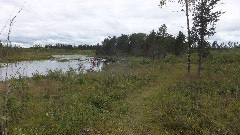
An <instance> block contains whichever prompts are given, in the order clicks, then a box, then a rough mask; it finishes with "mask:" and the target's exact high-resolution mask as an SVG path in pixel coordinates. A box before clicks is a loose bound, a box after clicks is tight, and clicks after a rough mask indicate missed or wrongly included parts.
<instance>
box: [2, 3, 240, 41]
mask: <svg viewBox="0 0 240 135" xmlns="http://www.w3.org/2000/svg"><path fill="white" fill-rule="evenodd" d="M25 1H26V0H1V4H0V9H1V10H0V17H1V19H0V28H1V27H3V26H4V24H5V23H6V20H7V19H8V18H9V17H10V16H11V14H12V13H13V14H12V17H13V15H16V14H17V12H18V10H19V9H20V8H21V5H23V3H24V2H25ZM223 2H226V3H227V4H224V5H221V7H220V8H222V9H223V10H225V11H226V13H225V14H224V15H223V16H222V17H221V20H220V22H219V23H218V25H217V34H216V35H215V36H214V37H213V38H212V40H215V39H216V40H219V42H221V41H228V40H232V41H237V40H239V30H240V24H239V23H238V22H239V21H240V18H239V17H238V16H237V13H239V11H240V10H239V8H238V5H239V4H240V1H238V0H223ZM158 4H159V0H28V3H27V4H25V5H24V9H23V11H22V12H21V13H20V14H18V16H17V18H16V22H15V24H14V27H13V30H12V35H11V40H12V41H13V42H16V43H20V44H22V45H24V46H26V45H33V44H47V43H57V42H61V43H71V44H97V43H100V42H101V41H102V40H103V38H105V37H107V36H114V35H120V34H131V33H135V32H145V33H149V32H150V31H151V30H152V29H155V30H157V29H158V27H160V26H161V25H162V24H166V25H167V27H168V31H169V33H170V34H173V35H176V34H177V33H178V31H179V30H181V31H184V33H186V32H185V31H186V21H185V20H186V19H185V16H184V12H177V11H179V10H180V9H181V8H180V7H179V5H178V4H170V5H168V7H164V8H163V9H160V8H159V7H158ZM7 31H8V28H6V29H5V31H4V33H3V34H2V35H0V39H1V40H4V39H6V34H7Z"/></svg>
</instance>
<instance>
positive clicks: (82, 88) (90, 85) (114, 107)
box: [0, 50, 240, 134]
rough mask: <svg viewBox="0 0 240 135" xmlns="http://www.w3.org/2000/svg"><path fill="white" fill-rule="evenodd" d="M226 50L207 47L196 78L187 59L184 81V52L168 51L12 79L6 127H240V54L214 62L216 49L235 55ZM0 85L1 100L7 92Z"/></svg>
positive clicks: (31, 130)
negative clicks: (100, 67) (91, 68)
mask: <svg viewBox="0 0 240 135" xmlns="http://www.w3.org/2000/svg"><path fill="white" fill-rule="evenodd" d="M233 51H234V52H235V51H236V50H233ZM238 51H239V50H238ZM232 54H233V53H231V51H230V52H221V53H215V52H213V53H212V55H211V56H209V57H208V58H207V59H206V60H205V63H204V64H203V66H204V68H203V75H202V78H200V79H199V78H198V77H197V64H192V70H191V80H190V81H187V80H186V63H185V60H186V59H185V58H175V57H172V56H168V57H167V58H166V59H164V60H160V61H159V60H156V61H152V60H151V59H148V58H142V57H128V58H127V57H125V58H116V61H119V62H116V63H113V64H109V65H107V66H105V67H104V71H103V72H100V73H88V74H75V73H74V72H72V71H70V72H68V73H66V74H63V73H62V72H61V71H56V72H49V74H48V75H47V76H41V75H35V76H34V77H33V78H31V79H30V78H23V79H20V80H11V81H10V82H8V85H9V84H11V85H10V87H8V89H10V90H12V92H11V94H10V95H8V99H9V103H8V109H9V112H10V118H9V121H10V123H9V132H10V134H240V114H239V112H240V100H239V99H240V65H239V64H238V62H239V61H238V59H234V60H233V62H225V63H222V61H225V60H223V59H224V58H225V57H223V58H222V59H221V60H219V61H218V60H216V61H215V62H213V61H214V60H213V58H219V57H222V55H224V56H226V55H227V56H229V57H231V58H234V57H233V56H231V55H232ZM194 55H195V54H194ZM194 55H193V56H194ZM236 55H238V54H237V53H236ZM122 59H124V60H122ZM228 59H229V58H228V57H226V61H228ZM0 88H4V84H1V85H0ZM0 92H1V93H0V94H1V95H2V96H1V98H0V101H1V103H2V104H1V106H2V108H3V103H4V100H3V99H4V97H3V95H4V93H5V92H4V91H2V90H0ZM4 116H5V115H4ZM4 116H3V118H4Z"/></svg>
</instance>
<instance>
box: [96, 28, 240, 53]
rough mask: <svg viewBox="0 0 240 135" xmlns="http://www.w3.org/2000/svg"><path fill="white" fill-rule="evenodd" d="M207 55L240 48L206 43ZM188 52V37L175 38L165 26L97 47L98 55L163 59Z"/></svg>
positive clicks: (108, 38) (234, 45) (116, 38)
mask: <svg viewBox="0 0 240 135" xmlns="http://www.w3.org/2000/svg"><path fill="white" fill-rule="evenodd" d="M205 44H206V48H205V49H204V50H205V54H207V53H208V50H209V49H227V48H240V44H239V43H238V42H230V41H229V42H228V43H220V44H218V42H217V41H214V42H213V43H210V42H206V43H205ZM197 49H198V46H197V44H193V46H192V51H194V52H197ZM186 52H187V43H186V36H185V35H184V34H183V32H181V31H179V33H178V35H177V36H176V37H174V36H173V35H171V34H169V33H168V32H167V26H166V25H165V24H163V25H162V26H161V27H159V29H158V31H154V30H152V31H151V32H150V33H149V34H146V33H133V34H131V35H126V34H122V35H121V36H119V37H116V36H113V37H107V38H105V39H104V40H103V41H102V45H100V46H98V47H97V51H96V53H97V55H131V56H147V57H152V58H163V57H165V56H166V55H167V54H172V55H175V56H182V55H183V54H184V53H186Z"/></svg>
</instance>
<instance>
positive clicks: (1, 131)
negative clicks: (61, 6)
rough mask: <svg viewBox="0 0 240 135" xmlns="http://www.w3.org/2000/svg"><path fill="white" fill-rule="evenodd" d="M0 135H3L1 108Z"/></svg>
mask: <svg viewBox="0 0 240 135" xmlns="http://www.w3.org/2000/svg"><path fill="white" fill-rule="evenodd" d="M0 134H1V135H2V134H3V123H2V108H1V107H0Z"/></svg>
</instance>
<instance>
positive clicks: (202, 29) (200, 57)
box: [198, 0, 204, 78]
mask: <svg viewBox="0 0 240 135" xmlns="http://www.w3.org/2000/svg"><path fill="white" fill-rule="evenodd" d="M201 3H202V4H203V0H201ZM203 10H204V9H203V5H201V17H200V19H201V20H200V23H201V33H200V34H201V35H200V36H201V37H200V44H199V52H198V55H199V60H198V77H199V78H201V71H202V54H203V49H204V22H203V21H204V20H203V12H204V11H203Z"/></svg>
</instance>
